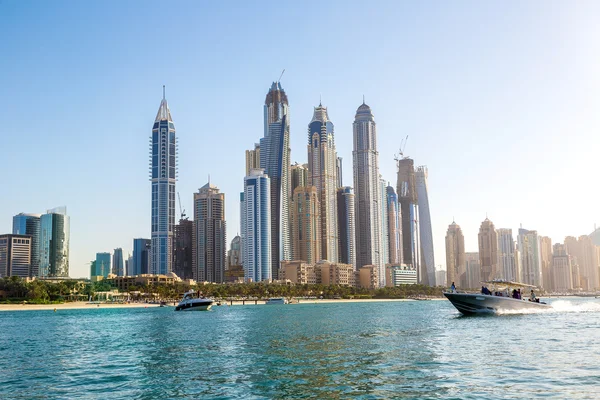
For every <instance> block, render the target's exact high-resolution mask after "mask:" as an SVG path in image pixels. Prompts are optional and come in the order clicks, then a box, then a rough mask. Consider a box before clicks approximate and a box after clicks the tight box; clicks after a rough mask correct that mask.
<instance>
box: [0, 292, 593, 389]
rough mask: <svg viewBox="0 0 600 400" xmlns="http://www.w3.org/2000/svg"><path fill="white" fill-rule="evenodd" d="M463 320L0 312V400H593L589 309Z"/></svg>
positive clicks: (394, 305) (256, 312) (353, 306)
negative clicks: (348, 399)
mask: <svg viewBox="0 0 600 400" xmlns="http://www.w3.org/2000/svg"><path fill="white" fill-rule="evenodd" d="M554 305H555V307H556V310H554V311H552V312H549V313H542V314H525V315H502V316H495V317H494V316H493V317H461V316H460V315H459V314H458V313H457V311H456V310H455V309H454V308H453V307H452V306H451V305H450V304H449V303H448V302H447V301H415V302H387V303H386V302H377V303H346V304H339V303H338V304H299V305H282V306H254V305H252V306H233V307H223V306H221V307H215V309H214V310H213V311H210V312H204V313H202V312H197V313H194V312H188V313H185V312H183V313H176V312H173V308H148V309H144V308H139V309H103V308H99V309H92V310H64V311H58V312H56V313H54V312H52V311H15V312H2V313H0V398H2V399H107V398H111V399H117V398H131V399H213V398H220V399H226V398H236V399H237V398H240V399H242V398H244V399H246V398H248V399H263V398H265V399H266V398H269V399H270V398H274V399H291V398H319V399H326V398H331V399H341V398H360V399H379V398H411V399H424V398H456V399H480V398H489V399H491V398H494V399H498V398H536V397H544V398H557V399H566V398H569V399H592V398H598V395H599V393H600V300H596V299H569V300H554Z"/></svg>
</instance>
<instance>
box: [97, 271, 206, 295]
mask: <svg viewBox="0 0 600 400" xmlns="http://www.w3.org/2000/svg"><path fill="white" fill-rule="evenodd" d="M105 281H106V282H108V283H110V284H111V285H112V286H114V287H115V288H117V289H119V290H120V291H122V292H124V291H128V290H129V288H130V287H133V286H153V285H174V284H175V283H178V282H181V283H187V284H190V285H193V284H195V281H194V280H191V279H188V280H186V281H185V282H184V281H182V280H181V279H180V278H179V277H178V276H177V275H175V273H173V272H170V273H168V274H167V275H153V274H141V275H134V276H116V275H112V274H111V275H110V276H109V277H108V279H106V280H105Z"/></svg>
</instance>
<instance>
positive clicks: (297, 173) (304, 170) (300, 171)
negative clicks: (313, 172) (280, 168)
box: [290, 163, 310, 194]
mask: <svg viewBox="0 0 600 400" xmlns="http://www.w3.org/2000/svg"><path fill="white" fill-rule="evenodd" d="M290 175H291V179H290V181H291V184H292V187H291V193H292V194H294V190H296V188H297V187H307V186H310V185H309V184H308V164H302V165H300V164H298V163H295V164H294V165H292V166H291V167H290Z"/></svg>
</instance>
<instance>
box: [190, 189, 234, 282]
mask: <svg viewBox="0 0 600 400" xmlns="http://www.w3.org/2000/svg"><path fill="white" fill-rule="evenodd" d="M194 228H195V233H196V234H195V237H194V239H195V243H194V247H195V250H196V251H195V252H194V257H195V258H196V271H195V273H194V279H196V280H197V281H198V282H205V281H207V282H215V283H222V282H224V281H225V256H226V253H227V244H226V243H227V241H226V226H225V194H224V193H219V189H218V188H217V187H216V186H215V185H213V184H211V183H210V182H208V183H207V184H206V185H204V186H203V187H202V188H200V190H199V191H198V193H194Z"/></svg>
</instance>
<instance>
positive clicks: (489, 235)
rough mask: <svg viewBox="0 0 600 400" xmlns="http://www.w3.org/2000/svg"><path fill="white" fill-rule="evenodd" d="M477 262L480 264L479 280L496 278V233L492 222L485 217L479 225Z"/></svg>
mask: <svg viewBox="0 0 600 400" xmlns="http://www.w3.org/2000/svg"><path fill="white" fill-rule="evenodd" d="M478 239H479V263H480V264H481V280H482V281H490V280H492V279H496V278H498V273H499V271H498V235H497V234H496V228H495V227H494V223H493V222H492V221H490V220H489V219H488V218H487V217H486V219H485V220H484V221H483V222H482V223H481V226H480V227H479V235H478Z"/></svg>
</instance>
